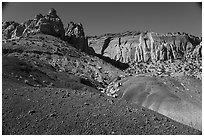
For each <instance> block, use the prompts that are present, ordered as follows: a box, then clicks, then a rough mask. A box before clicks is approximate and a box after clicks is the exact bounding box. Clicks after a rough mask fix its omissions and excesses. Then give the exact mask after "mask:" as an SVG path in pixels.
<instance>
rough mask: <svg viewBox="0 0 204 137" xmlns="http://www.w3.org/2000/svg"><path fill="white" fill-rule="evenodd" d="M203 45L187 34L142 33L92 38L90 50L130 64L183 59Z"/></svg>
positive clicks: (196, 38) (199, 40) (198, 39)
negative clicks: (91, 48)
mask: <svg viewBox="0 0 204 137" xmlns="http://www.w3.org/2000/svg"><path fill="white" fill-rule="evenodd" d="M200 42H201V39H200V38H198V37H195V36H192V35H188V34H186V33H174V34H172V33H169V34H167V35H159V34H157V33H154V32H141V33H131V34H130V33H126V35H123V34H121V36H120V35H104V36H102V37H96V38H90V39H89V46H90V47H93V49H94V50H95V52H96V53H97V54H101V55H103V56H106V57H109V58H111V59H115V60H117V61H120V62H123V63H130V62H150V61H152V62H155V61H158V60H161V61H162V60H174V59H179V58H183V57H185V55H187V54H188V53H189V52H190V53H191V54H192V52H193V50H195V49H197V48H198V46H199V43H200ZM199 49H201V48H198V49H197V50H196V51H199ZM200 54H201V52H200ZM199 56H200V55H199Z"/></svg>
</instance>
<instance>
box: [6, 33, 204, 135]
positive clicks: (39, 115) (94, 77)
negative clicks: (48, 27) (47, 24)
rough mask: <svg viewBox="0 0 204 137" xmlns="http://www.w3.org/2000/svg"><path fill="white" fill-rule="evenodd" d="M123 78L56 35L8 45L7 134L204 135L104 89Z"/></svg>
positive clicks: (42, 36)
mask: <svg viewBox="0 0 204 137" xmlns="http://www.w3.org/2000/svg"><path fill="white" fill-rule="evenodd" d="M42 51H43V52H42ZM123 74H124V72H122V71H121V70H119V69H117V68H115V67H113V66H112V65H110V64H108V63H106V62H104V61H103V60H101V59H99V58H97V57H93V56H90V55H87V54H85V53H82V52H80V51H78V50H76V49H74V48H72V47H71V46H70V45H67V44H66V43H64V42H63V41H61V40H59V39H56V38H54V37H51V36H46V35H38V36H34V37H30V38H27V39H24V38H23V39H21V40H15V41H10V42H7V43H4V44H3V55H2V134H3V135H10V134H12V135H17V134H27V135H30V134H45V135H46V134H60V135H61V134H75V135H79V134H80V135H83V134H97V135H100V134H109V135H110V134H124V135H127V134H145V135H147V134H151V135H152V134H153V135H156V134H165V135H166V134H172V135H173V134H187V135H191V134H202V132H201V131H199V130H196V129H193V128H191V127H189V126H186V125H183V124H181V123H178V122H176V121H174V120H172V119H170V118H167V117H165V116H164V115H161V114H159V113H156V112H155V111H152V110H149V109H147V108H145V107H142V106H139V105H137V104H131V103H128V102H126V101H125V100H123V99H120V98H113V97H110V96H107V95H106V94H103V93H101V92H100V91H99V89H100V88H104V87H106V86H107V85H108V84H109V83H110V82H111V81H112V80H113V79H115V78H116V77H118V76H119V75H123Z"/></svg>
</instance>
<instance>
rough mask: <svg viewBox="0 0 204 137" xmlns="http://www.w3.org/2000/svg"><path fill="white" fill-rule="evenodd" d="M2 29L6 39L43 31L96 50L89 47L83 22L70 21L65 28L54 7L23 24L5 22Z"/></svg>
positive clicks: (79, 45) (79, 46) (78, 47)
mask: <svg viewBox="0 0 204 137" xmlns="http://www.w3.org/2000/svg"><path fill="white" fill-rule="evenodd" d="M2 30H3V40H4V41H6V40H7V39H17V38H19V37H21V36H22V37H28V36H29V35H35V34H37V33H43V34H48V35H52V36H55V37H58V38H61V39H62V40H65V41H67V42H69V43H71V44H72V45H73V46H74V47H76V48H77V49H80V50H82V51H85V52H88V53H90V54H94V50H93V49H92V48H89V47H88V39H87V38H86V37H85V33H84V29H83V26H82V24H81V23H74V22H70V23H69V24H68V25H67V26H66V27H65V29H64V26H63V23H62V21H61V19H60V18H59V17H58V16H57V12H56V10H55V9H53V8H51V9H50V10H49V12H48V14H47V15H42V14H38V15H36V16H35V18H34V19H30V20H27V21H25V22H23V23H22V24H19V23H16V22H14V21H10V22H4V23H3V24H2Z"/></svg>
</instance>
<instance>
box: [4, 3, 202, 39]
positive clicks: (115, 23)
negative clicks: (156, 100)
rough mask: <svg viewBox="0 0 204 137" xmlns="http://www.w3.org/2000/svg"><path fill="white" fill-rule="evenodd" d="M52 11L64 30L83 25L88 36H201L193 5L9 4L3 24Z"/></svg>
mask: <svg viewBox="0 0 204 137" xmlns="http://www.w3.org/2000/svg"><path fill="white" fill-rule="evenodd" d="M50 8H55V9H56V10H57V15H58V16H59V17H60V18H61V20H62V22H63V24H64V26H66V25H67V23H69V22H70V21H74V22H81V23H82V24H83V27H84V31H85V34H86V35H87V36H95V35H102V34H106V33H119V32H125V31H146V30H148V31H153V32H157V33H168V32H186V33H189V34H192V35H195V36H199V37H200V36H202V6H201V4H199V3H193V2H179V3H178V2H172V3H169V2H163V3H159V2H152V3H151V2H144V3H142V2H111V3H110V2H95V3H91V2H84V3H83V2H76V3H73V2H44V3H42V2H27V3H25V2H16V3H15V2H9V3H7V4H4V5H3V8H2V14H3V15H2V20H3V21H16V22H18V23H22V22H23V21H25V20H28V19H33V18H34V17H35V15H37V14H39V13H42V14H43V15H46V14H47V13H48V11H49V9H50Z"/></svg>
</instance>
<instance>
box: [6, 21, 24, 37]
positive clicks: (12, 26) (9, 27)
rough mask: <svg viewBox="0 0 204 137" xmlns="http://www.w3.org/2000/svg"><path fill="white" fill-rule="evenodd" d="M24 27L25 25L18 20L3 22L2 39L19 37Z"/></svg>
mask: <svg viewBox="0 0 204 137" xmlns="http://www.w3.org/2000/svg"><path fill="white" fill-rule="evenodd" d="M24 29H25V28H24V26H22V25H20V24H19V23H17V22H14V21H8V22H4V23H3V24H2V39H11V38H18V37H20V36H21V35H22V33H23V30H24Z"/></svg>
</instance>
